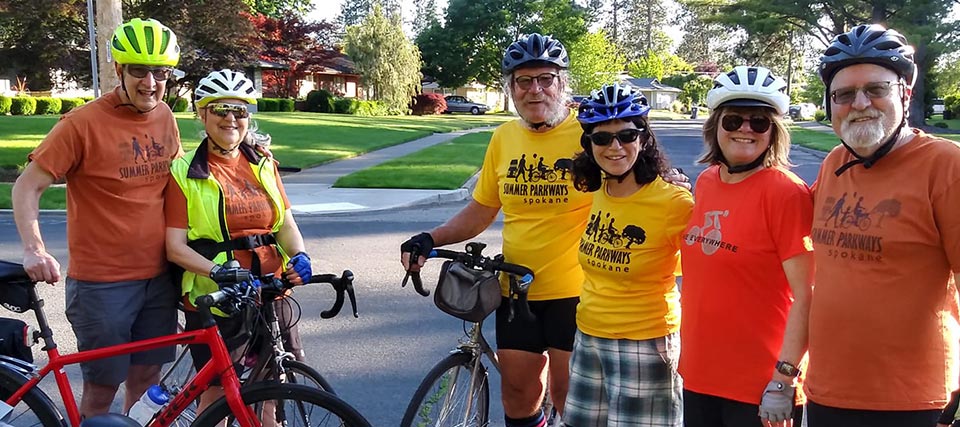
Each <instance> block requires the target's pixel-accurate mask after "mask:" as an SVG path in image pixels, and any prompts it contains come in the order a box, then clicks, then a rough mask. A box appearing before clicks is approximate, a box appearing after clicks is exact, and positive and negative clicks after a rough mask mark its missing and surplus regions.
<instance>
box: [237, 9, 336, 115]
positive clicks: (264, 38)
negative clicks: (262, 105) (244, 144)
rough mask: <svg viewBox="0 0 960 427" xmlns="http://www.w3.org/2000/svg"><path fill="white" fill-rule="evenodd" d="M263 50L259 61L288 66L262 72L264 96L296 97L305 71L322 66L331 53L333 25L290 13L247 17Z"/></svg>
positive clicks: (334, 28) (333, 33) (305, 73)
mask: <svg viewBox="0 0 960 427" xmlns="http://www.w3.org/2000/svg"><path fill="white" fill-rule="evenodd" d="M250 21H251V22H253V25H254V27H256V29H257V32H258V33H259V34H260V41H261V43H262V44H263V48H262V50H261V51H260V59H262V60H264V61H270V62H275V63H278V64H282V65H285V66H287V67H288V68H287V69H285V70H264V72H263V92H264V96H275V97H279V98H295V97H296V96H297V95H298V94H299V92H300V81H301V80H303V78H304V77H305V76H306V75H307V71H308V70H309V69H310V68H311V67H313V66H316V65H322V64H324V63H325V62H326V61H327V60H329V59H330V58H331V56H332V55H331V52H334V50H333V48H332V45H331V42H330V40H332V39H333V36H334V35H335V31H336V26H335V25H334V24H333V23H331V22H328V21H304V20H303V18H301V17H300V16H298V15H296V14H294V13H293V12H285V13H283V14H282V15H280V16H279V17H277V18H271V17H268V16H265V15H260V14H257V15H253V16H251V17H250Z"/></svg>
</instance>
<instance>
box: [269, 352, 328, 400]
mask: <svg viewBox="0 0 960 427" xmlns="http://www.w3.org/2000/svg"><path fill="white" fill-rule="evenodd" d="M282 363H283V370H284V371H285V372H286V373H287V378H286V381H285V382H286V383H289V384H302V385H306V386H310V387H313V388H318V389H320V390H323V391H325V392H327V393H330V394H332V395H336V394H337V392H336V391H334V390H333V386H331V385H330V383H329V382H327V379H326V378H324V377H323V375H320V372H318V371H317V370H316V369H314V368H313V367H312V366H310V365H308V364H306V363H303V362H300V361H298V360H284V361H283V362H282Z"/></svg>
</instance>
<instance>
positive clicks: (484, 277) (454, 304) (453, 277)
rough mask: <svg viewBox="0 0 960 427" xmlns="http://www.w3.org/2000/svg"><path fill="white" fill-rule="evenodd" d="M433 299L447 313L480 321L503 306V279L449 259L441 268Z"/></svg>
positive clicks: (467, 319)
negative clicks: (501, 302) (501, 301)
mask: <svg viewBox="0 0 960 427" xmlns="http://www.w3.org/2000/svg"><path fill="white" fill-rule="evenodd" d="M433 302H434V303H435V304H436V305H437V307H438V308H439V309H440V310H441V311H443V312H444V313H447V314H449V315H451V316H454V317H456V318H459V319H463V320H466V321H468V322H479V321H481V320H483V319H485V318H486V317H487V316H488V315H490V313H493V312H494V311H495V310H496V309H497V307H499V306H500V281H499V280H498V279H497V275H496V274H494V273H491V272H489V271H485V270H474V269H472V268H470V267H467V266H466V265H464V264H463V263H461V262H456V261H446V262H444V263H443V267H442V268H441V269H440V282H439V283H437V289H436V290H435V291H434V295H433Z"/></svg>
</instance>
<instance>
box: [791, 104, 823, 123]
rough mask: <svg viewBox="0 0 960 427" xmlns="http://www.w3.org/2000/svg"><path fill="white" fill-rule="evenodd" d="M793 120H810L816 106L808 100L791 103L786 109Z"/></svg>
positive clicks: (815, 110)
mask: <svg viewBox="0 0 960 427" xmlns="http://www.w3.org/2000/svg"><path fill="white" fill-rule="evenodd" d="M787 111H788V114H789V115H790V118H791V119H793V120H811V119H813V116H814V114H816V112H817V106H816V105H813V104H811V103H809V102H805V103H802V104H795V105H791V106H790V109H789V110H787Z"/></svg>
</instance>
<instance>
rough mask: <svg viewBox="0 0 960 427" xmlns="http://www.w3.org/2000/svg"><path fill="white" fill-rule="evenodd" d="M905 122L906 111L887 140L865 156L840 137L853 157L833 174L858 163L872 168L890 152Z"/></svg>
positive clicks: (840, 172) (866, 167)
mask: <svg viewBox="0 0 960 427" xmlns="http://www.w3.org/2000/svg"><path fill="white" fill-rule="evenodd" d="M906 124H907V117H906V113H904V117H903V118H902V119H901V120H900V126H897V130H895V131H894V132H893V134H891V135H890V137H889V138H887V140H886V141H884V142H883V144H881V145H880V148H878V149H877V151H874V152H873V154H871V155H869V156H866V157H864V156H861V155H859V154H857V152H856V151H853V148H851V147H850V145H848V144H847V142H846V141H844V140H843V139H841V140H840V143H841V144H843V146H844V148H846V149H847V151H849V152H850V154H852V155H853V157H854V159H853V160H851V161H849V162H847V163H844V164H843V165H842V166H840V167H839V168H838V169H837V170H836V171H834V172H833V174H834V175H836V176H840V175H841V174H843V173H844V172H846V170H847V169H850V168H852V167H854V166H856V165H859V164H862V165H863V168H864V169H870V168H872V167H873V165H875V164H877V161H879V160H880V158H881V157H883V156H886V155H887V153H889V152H890V150H893V146H894V145H896V144H897V140H899V139H900V134H901V133H902V132H903V128H904V126H906Z"/></svg>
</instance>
